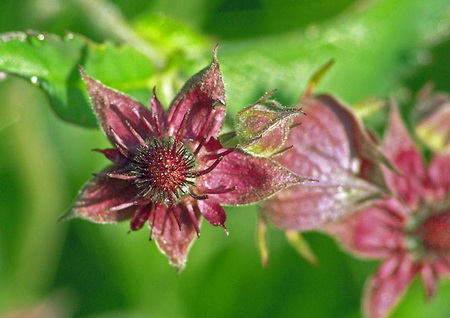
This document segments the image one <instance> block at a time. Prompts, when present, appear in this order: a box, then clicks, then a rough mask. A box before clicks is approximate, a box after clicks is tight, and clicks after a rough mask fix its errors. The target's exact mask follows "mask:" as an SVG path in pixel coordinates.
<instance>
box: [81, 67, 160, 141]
mask: <svg viewBox="0 0 450 318" xmlns="http://www.w3.org/2000/svg"><path fill="white" fill-rule="evenodd" d="M80 72H81V76H82V77H83V80H84V81H85V83H86V85H87V87H88V91H89V96H90V97H91V102H92V106H93V109H94V113H95V115H96V116H97V119H98V121H99V123H100V126H101V128H102V130H103V132H104V133H105V134H106V136H107V137H108V138H109V140H110V141H111V143H112V144H116V143H120V141H119V140H117V138H116V136H114V133H113V132H111V129H112V130H113V131H114V132H115V133H116V134H117V136H118V137H119V138H120V139H121V140H122V141H123V144H124V145H125V146H126V147H127V148H128V149H134V148H136V147H137V146H138V145H139V140H138V139H137V138H136V137H135V135H134V134H133V132H132V131H131V130H132V129H133V128H134V129H135V130H136V132H137V133H138V134H139V135H140V136H141V137H142V138H144V139H145V138H146V137H148V136H150V135H154V134H155V131H150V130H149V127H148V125H145V124H144V121H143V119H142V117H144V118H146V119H147V121H149V120H150V119H151V114H150V111H149V110H148V109H146V108H145V107H144V106H142V105H141V104H140V103H139V102H138V101H136V100H134V99H133V98H131V97H130V96H127V95H125V94H123V93H120V92H118V91H116V90H113V89H112V88H109V87H107V86H105V85H103V84H102V83H100V82H99V81H97V80H94V79H93V78H91V77H89V76H87V75H86V73H85V72H84V70H83V69H82V68H80ZM127 122H128V123H129V124H127ZM129 125H131V126H132V128H130V127H129Z"/></svg>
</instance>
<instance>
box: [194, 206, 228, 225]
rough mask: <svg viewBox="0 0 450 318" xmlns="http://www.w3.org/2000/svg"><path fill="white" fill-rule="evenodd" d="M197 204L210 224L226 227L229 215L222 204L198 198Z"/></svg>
mask: <svg viewBox="0 0 450 318" xmlns="http://www.w3.org/2000/svg"><path fill="white" fill-rule="evenodd" d="M197 204H198V207H199V209H200V212H201V213H202V215H203V216H204V217H205V219H206V220H207V221H208V222H209V223H210V224H212V225H214V226H218V225H220V226H222V227H225V221H226V219H227V215H226V214H225V211H224V209H223V208H222V207H221V206H220V204H217V203H214V202H211V200H198V201H197Z"/></svg>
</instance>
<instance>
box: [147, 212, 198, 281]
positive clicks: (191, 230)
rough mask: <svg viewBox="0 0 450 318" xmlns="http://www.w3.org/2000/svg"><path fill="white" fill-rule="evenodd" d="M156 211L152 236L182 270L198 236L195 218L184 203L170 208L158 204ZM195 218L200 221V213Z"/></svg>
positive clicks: (178, 268) (172, 261)
mask: <svg viewBox="0 0 450 318" xmlns="http://www.w3.org/2000/svg"><path fill="white" fill-rule="evenodd" d="M155 213H156V214H155V219H154V220H153V221H152V222H150V223H151V231H152V237H153V238H155V240H156V243H157V245H158V247H159V249H160V250H161V252H162V253H163V254H165V255H167V257H168V258H169V262H170V264H171V265H173V266H175V267H176V268H177V271H178V272H181V271H182V270H183V269H184V267H185V265H186V261H187V254H188V252H189V249H190V248H191V246H192V244H193V243H194V239H195V238H196V237H197V231H196V229H195V226H194V224H193V220H192V219H191V218H190V217H189V212H188V211H187V208H186V206H184V205H180V206H173V207H170V208H168V207H166V206H164V205H158V206H157V207H156V210H155ZM195 218H196V219H195V220H196V222H200V215H196V216H195ZM177 219H178V220H177ZM178 221H179V222H180V225H181V229H180V226H179V224H178Z"/></svg>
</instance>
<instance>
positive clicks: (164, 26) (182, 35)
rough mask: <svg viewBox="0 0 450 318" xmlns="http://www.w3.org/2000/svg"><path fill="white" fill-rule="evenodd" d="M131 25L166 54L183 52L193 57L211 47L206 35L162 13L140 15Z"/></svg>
mask: <svg viewBox="0 0 450 318" xmlns="http://www.w3.org/2000/svg"><path fill="white" fill-rule="evenodd" d="M133 26H134V30H135V32H136V33H137V34H139V35H140V36H141V37H142V38H144V39H146V40H147V41H149V42H150V43H152V45H153V46H154V47H156V48H157V49H159V51H161V52H165V53H166V54H174V53H178V54H179V53H180V52H183V53H187V55H190V56H191V57H195V56H196V55H198V54H201V55H203V53H204V52H205V51H207V50H210V49H211V47H210V45H209V44H210V43H209V41H208V40H207V38H206V37H204V36H202V35H201V34H199V33H197V32H195V31H194V30H192V29H190V28H189V27H188V26H186V25H184V24H182V23H181V22H179V21H176V20H174V19H172V18H170V17H168V16H165V15H164V14H162V13H160V14H155V13H153V12H151V13H147V14H145V15H142V16H140V17H139V18H138V19H136V20H135V21H134V22H133Z"/></svg>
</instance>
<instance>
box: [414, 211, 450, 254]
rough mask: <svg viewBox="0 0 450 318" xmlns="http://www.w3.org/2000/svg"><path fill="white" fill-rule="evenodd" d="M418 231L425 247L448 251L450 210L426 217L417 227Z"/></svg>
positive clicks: (449, 248) (449, 243) (449, 249)
mask: <svg viewBox="0 0 450 318" xmlns="http://www.w3.org/2000/svg"><path fill="white" fill-rule="evenodd" d="M418 233H419V235H420V237H421V238H422V242H423V245H424V247H425V248H426V249H428V250H433V251H436V252H450V211H447V212H443V213H439V214H434V215H432V216H430V217H429V218H427V219H426V220H425V221H424V222H423V223H422V225H421V226H420V228H419V229H418Z"/></svg>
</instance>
